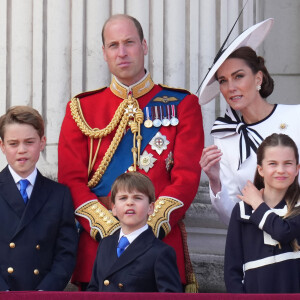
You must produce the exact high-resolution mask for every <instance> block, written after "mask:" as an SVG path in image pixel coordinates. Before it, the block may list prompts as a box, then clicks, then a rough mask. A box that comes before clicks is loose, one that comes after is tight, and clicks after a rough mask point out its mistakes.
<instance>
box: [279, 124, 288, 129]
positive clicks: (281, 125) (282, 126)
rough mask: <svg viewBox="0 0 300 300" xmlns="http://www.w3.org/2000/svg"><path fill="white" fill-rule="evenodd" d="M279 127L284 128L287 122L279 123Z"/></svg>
mask: <svg viewBox="0 0 300 300" xmlns="http://www.w3.org/2000/svg"><path fill="white" fill-rule="evenodd" d="M279 128H280V129H286V128H287V124H286V123H281V124H280V126H279Z"/></svg>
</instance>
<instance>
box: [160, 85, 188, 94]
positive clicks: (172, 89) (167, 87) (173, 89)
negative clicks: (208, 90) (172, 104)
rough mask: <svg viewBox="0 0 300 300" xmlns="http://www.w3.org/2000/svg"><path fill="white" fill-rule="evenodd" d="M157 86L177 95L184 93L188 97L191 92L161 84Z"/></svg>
mask: <svg viewBox="0 0 300 300" xmlns="http://www.w3.org/2000/svg"><path fill="white" fill-rule="evenodd" d="M158 85H159V86H160V87H162V88H163V89H166V90H169V91H176V92H179V93H185V94H189V95H190V94H191V92H190V91H188V90H186V89H181V88H173V87H170V86H167V85H165V84H162V83H159V84H158Z"/></svg>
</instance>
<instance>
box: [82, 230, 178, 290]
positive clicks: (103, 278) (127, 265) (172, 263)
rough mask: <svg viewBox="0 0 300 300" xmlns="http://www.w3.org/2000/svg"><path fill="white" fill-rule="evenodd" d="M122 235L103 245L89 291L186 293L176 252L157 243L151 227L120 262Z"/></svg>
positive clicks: (121, 257)
mask: <svg viewBox="0 0 300 300" xmlns="http://www.w3.org/2000/svg"><path fill="white" fill-rule="evenodd" d="M119 234H120V231H117V232H116V233H114V234H113V235H112V236H109V237H106V238H104V239H103V240H101V241H100V244H99V247H98V251H97V257H96V260H95V263H94V267H93V274H92V278H91V282H90V284H89V286H88V291H101V292H169V293H170V292H176V293H180V292H182V284H181V281H180V277H179V272H178V269H177V264H176V254H175V251H174V249H173V248H172V247H170V246H168V245H167V244H165V243H164V242H162V241H161V240H159V239H157V238H156V237H155V236H154V234H153V232H152V228H151V227H149V228H148V229H147V230H146V231H144V232H143V233H141V234H140V235H139V236H138V237H137V238H136V239H135V240H134V241H133V242H132V243H131V244H130V245H129V246H128V248H127V249H126V250H125V251H124V252H123V254H122V255H121V256H120V257H119V258H118V257H117V252H116V251H117V245H118V239H119Z"/></svg>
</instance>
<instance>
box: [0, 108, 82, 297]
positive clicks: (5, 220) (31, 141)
mask: <svg viewBox="0 0 300 300" xmlns="http://www.w3.org/2000/svg"><path fill="white" fill-rule="evenodd" d="M0 137H1V140H0V146H1V150H2V152H3V153H4V155H5V156H6V159H7V162H8V166H6V167H5V168H4V169H3V170H2V171H1V172H0V220H1V225H0V290H1V291H9V290H11V291H20V290H45V291H46V290H47V291H59V290H63V289H64V288H65V286H66V285H67V283H68V281H69V279H70V277H71V274H72V271H73V268H74V266H75V259H76V250H77V242H78V235H77V230H76V226H75V220H74V210H73V205H72V199H71V195H70V192H69V190H68V188H67V187H65V186H63V185H62V184H59V183H57V182H54V181H52V180H50V179H48V178H46V177H44V176H43V175H41V173H40V172H39V171H38V170H37V168H36V163H37V161H38V159H39V155H40V152H41V151H42V150H43V149H44V147H45V145H46V138H45V136H44V122H43V119H42V117H41V115H40V114H39V113H38V112H37V111H36V110H35V109H33V108H31V107H27V106H15V107H12V108H10V109H9V110H8V111H7V113H6V114H5V115H3V116H2V117H1V118H0Z"/></svg>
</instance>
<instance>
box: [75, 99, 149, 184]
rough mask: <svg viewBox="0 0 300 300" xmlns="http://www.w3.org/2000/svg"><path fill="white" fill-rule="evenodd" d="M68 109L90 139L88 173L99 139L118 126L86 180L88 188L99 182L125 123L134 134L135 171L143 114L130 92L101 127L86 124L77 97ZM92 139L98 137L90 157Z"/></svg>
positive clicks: (92, 163) (122, 132) (138, 154)
mask: <svg viewBox="0 0 300 300" xmlns="http://www.w3.org/2000/svg"><path fill="white" fill-rule="evenodd" d="M70 109H71V114H72V116H73V119H74V120H75V122H76V124H77V126H78V127H79V129H80V130H81V132H82V133H83V134H85V135H86V136H88V137H89V138H90V139H91V145H90V156H89V166H88V173H89V174H90V172H91V170H92V168H93V166H94V164H95V161H96V157H97V155H98V152H99V148H100V142H101V139H102V138H103V137H105V136H107V135H108V134H110V133H111V132H112V131H113V130H114V129H115V128H116V127H117V126H118V128H117V131H116V133H115V136H114V138H113V140H112V142H111V144H110V145H109V147H108V149H107V151H106V153H105V155H104V157H103V159H102V161H101V163H100V165H99V166H98V168H97V170H96V172H95V173H94V174H93V176H92V178H91V179H90V180H89V182H88V187H89V188H93V187H95V186H96V185H97V183H98V182H99V180H100V179H101V178H102V176H103V174H104V173H105V171H106V169H107V167H108V165H109V163H110V161H111V159H112V157H113V155H114V154H115V152H116V150H117V148H118V146H119V143H120V141H121V139H122V137H123V134H124V132H125V129H126V126H127V125H129V126H130V129H131V132H132V133H133V135H134V139H133V148H132V155H133V166H134V170H135V171H136V165H137V163H138V161H139V157H140V149H141V140H142V136H141V130H140V125H141V123H143V121H144V114H143V111H142V110H141V109H140V108H139V104H138V101H137V100H136V99H135V98H132V96H131V94H129V95H128V98H127V99H124V100H123V101H122V103H121V104H120V105H119V107H118V108H117V110H116V112H115V114H114V116H113V118H112V120H111V121H110V123H109V124H108V125H107V126H106V127H105V128H103V129H98V128H91V127H90V126H89V125H88V123H87V122H86V120H85V118H84V116H83V113H82V110H81V105H80V101H79V99H78V98H73V99H72V100H71V102H70ZM94 139H99V143H98V147H97V150H96V152H95V154H94V157H92V151H93V140H94Z"/></svg>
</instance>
